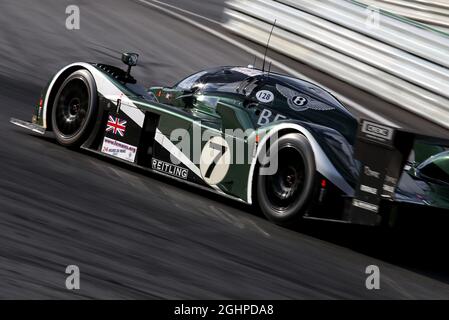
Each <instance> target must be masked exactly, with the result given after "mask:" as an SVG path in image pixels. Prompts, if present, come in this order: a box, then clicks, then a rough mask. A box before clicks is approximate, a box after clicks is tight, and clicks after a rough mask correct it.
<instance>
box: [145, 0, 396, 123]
mask: <svg viewBox="0 0 449 320" xmlns="http://www.w3.org/2000/svg"><path fill="white" fill-rule="evenodd" d="M138 1H139V2H141V3H143V4H146V5H148V6H151V7H153V8H157V9H159V10H161V11H163V12H165V13H166V14H168V15H171V16H173V17H175V18H177V19H179V20H182V21H184V22H187V23H189V24H191V25H193V26H195V27H197V28H199V29H201V30H203V31H205V32H207V33H209V34H212V35H213V36H216V37H217V38H219V39H221V40H223V41H226V42H228V43H230V44H231V45H233V46H235V47H237V48H239V49H242V50H243V51H246V52H248V53H249V54H251V55H253V56H256V57H257V58H259V59H263V58H264V55H263V54H261V53H260V52H258V51H256V50H254V49H252V48H250V47H248V46H247V45H245V44H243V43H241V42H239V41H237V40H235V39H232V38H231V37H228V36H226V35H225V34H223V33H221V32H219V31H216V30H214V29H212V28H209V27H207V26H205V25H204V24H201V23H199V22H197V21H194V20H192V19H190V18H187V17H186V16H183V15H181V14H179V13H176V12H172V11H170V10H169V9H167V8H171V9H175V10H177V11H179V12H182V13H185V14H189V15H191V16H194V17H197V18H201V19H204V20H206V21H209V22H212V23H214V24H218V25H222V24H221V23H219V22H217V21H214V20H212V19H209V18H207V17H204V16H202V15H199V14H197V13H194V12H191V11H188V10H185V9H181V8H178V7H175V6H173V5H170V4H166V3H163V2H161V1H158V0H138ZM165 7H167V8H165ZM267 60H270V61H272V65H273V66H275V67H277V68H278V69H280V70H283V71H285V72H287V73H289V74H290V75H292V76H294V77H296V78H300V79H303V80H306V81H309V82H312V83H314V84H317V85H318V86H320V87H321V88H323V89H325V90H327V91H329V92H331V93H332V94H333V95H334V96H335V97H337V98H338V99H339V100H340V101H341V102H343V103H344V104H345V105H347V106H349V107H351V108H352V109H354V110H356V111H357V112H359V113H362V114H363V115H365V116H368V117H369V118H371V119H372V120H375V121H378V122H380V123H382V124H385V125H388V126H391V127H397V128H400V126H399V125H398V124H396V123H394V122H392V121H390V120H388V119H386V118H385V117H383V116H381V115H379V114H377V113H375V112H374V111H372V110H369V109H367V108H366V107H364V106H362V105H360V104H358V103H356V102H354V101H352V100H350V99H348V98H347V97H345V96H342V95H341V94H338V93H336V92H333V91H332V90H331V89H329V88H327V87H325V86H323V85H321V84H319V83H317V82H316V81H314V80H312V79H310V78H308V77H307V76H305V75H303V74H301V73H299V72H298V71H296V70H294V69H292V68H290V67H289V66H287V65H285V64H283V63H281V62H279V61H276V60H274V59H273V58H271V57H269V56H267Z"/></svg>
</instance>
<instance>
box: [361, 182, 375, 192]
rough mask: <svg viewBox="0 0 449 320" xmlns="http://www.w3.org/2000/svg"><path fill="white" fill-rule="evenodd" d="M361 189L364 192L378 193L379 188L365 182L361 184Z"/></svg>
mask: <svg viewBox="0 0 449 320" xmlns="http://www.w3.org/2000/svg"><path fill="white" fill-rule="evenodd" d="M360 190H361V191H363V192H367V193H371V194H377V189H376V188H373V187H369V186H366V185H364V184H362V185H361V186H360Z"/></svg>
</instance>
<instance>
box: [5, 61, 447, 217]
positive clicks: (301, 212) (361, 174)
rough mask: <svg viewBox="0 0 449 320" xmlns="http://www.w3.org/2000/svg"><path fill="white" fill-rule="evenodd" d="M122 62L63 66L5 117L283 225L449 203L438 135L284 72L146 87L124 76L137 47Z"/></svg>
mask: <svg viewBox="0 0 449 320" xmlns="http://www.w3.org/2000/svg"><path fill="white" fill-rule="evenodd" d="M122 60H123V62H124V63H126V64H127V65H128V71H127V72H126V71H124V70H121V69H120V68H117V67H114V66H110V65H104V64H97V63H74V64H71V65H69V66H66V67H65V68H63V69H62V70H60V71H59V72H58V73H57V74H56V75H55V76H54V77H53V78H52V79H51V80H50V81H49V83H48V84H47V86H46V88H45V89H44V90H43V92H42V96H41V98H40V100H39V103H38V104H37V105H36V107H35V110H34V114H33V117H32V121H31V123H29V122H26V121H22V120H17V119H12V120H11V122H12V123H14V124H16V125H19V126H22V127H25V128H27V129H30V130H33V131H34V132H36V133H39V134H45V133H46V132H48V131H53V132H54V134H55V137H56V139H57V141H58V142H59V143H60V144H62V145H64V146H67V147H81V148H83V149H85V150H89V151H91V152H95V153H97V154H101V155H102V156H105V157H109V158H113V159H116V160H118V161H122V162H126V163H129V164H130V165H133V166H137V167H140V168H143V169H145V170H149V171H152V172H155V173H158V174H162V175H164V176H168V177H171V178H174V179H177V180H180V181H182V182H184V183H186V184H187V185H195V186H198V187H200V188H203V189H207V190H210V191H212V192H216V193H219V194H221V195H224V196H227V197H230V198H233V199H235V200H238V201H241V202H245V203H248V204H257V205H258V206H259V207H260V208H261V210H262V212H263V213H264V214H265V215H266V216H267V218H269V219H270V220H272V221H274V222H276V223H278V224H281V225H290V224H293V223H296V222H298V221H300V220H301V219H303V218H309V219H324V220H335V221H342V222H354V223H359V224H367V225H379V224H381V223H382V222H383V221H386V220H388V219H386V215H385V214H384V213H382V208H388V211H391V210H392V209H391V208H392V205H391V204H399V203H407V204H413V205H416V206H426V207H438V208H448V207H449V206H448V203H449V202H448V201H447V200H448V198H447V197H448V195H449V188H448V187H447V186H448V185H449V162H448V159H449V155H448V154H447V153H446V152H445V148H444V147H442V146H441V145H444V144H446V142H445V141H442V140H438V147H437V146H436V145H432V143H430V145H432V147H428V148H427V147H422V148H416V145H421V146H427V144H426V143H427V142H428V140H429V139H428V137H417V136H416V135H415V134H412V133H408V132H402V131H400V130H397V129H394V128H388V127H386V126H383V125H381V124H376V123H373V122H370V121H364V122H363V123H362V124H361V125H360V126H359V124H358V121H357V119H356V118H355V117H354V116H353V115H352V114H351V113H350V112H349V111H348V110H347V109H346V108H345V107H344V106H343V105H342V104H341V103H340V102H339V101H338V100H337V99H336V98H335V97H333V96H332V95H331V94H330V93H329V92H327V91H325V90H324V89H322V88H320V87H319V86H317V85H314V84H312V83H310V82H307V81H303V80H300V79H295V78H292V77H288V76H285V75H281V74H277V73H271V72H270V73H267V72H264V71H261V70H258V69H255V68H253V67H219V68H214V69H210V70H205V71H201V72H197V73H195V74H193V75H191V76H188V77H187V78H185V79H184V80H182V81H180V82H178V83H177V84H176V85H174V86H171V87H152V88H144V87H143V86H140V85H139V84H137V81H136V80H135V79H134V78H133V77H132V76H131V74H130V71H131V67H132V66H135V65H136V64H137V55H136V54H124V55H123V57H122ZM418 138H420V139H421V140H419V139H418ZM419 143H421V144H419ZM426 148H427V149H426ZM412 149H414V152H412V154H413V156H414V158H416V159H417V160H415V159H414V158H413V159H412V158H409V154H410V153H411V150H412ZM354 150H355V151H354ZM429 150H433V151H429ZM379 152H381V153H380V154H382V155H383V156H382V157H381V158H382V159H379ZM424 155H425V156H424ZM356 158H357V159H358V160H356ZM407 159H408V160H409V162H407ZM435 167H437V169H435ZM438 170H442V171H443V172H444V173H445V176H444V177H443V176H442V175H441V172H440V171H438ZM398 186H399V187H398ZM385 203H387V204H385Z"/></svg>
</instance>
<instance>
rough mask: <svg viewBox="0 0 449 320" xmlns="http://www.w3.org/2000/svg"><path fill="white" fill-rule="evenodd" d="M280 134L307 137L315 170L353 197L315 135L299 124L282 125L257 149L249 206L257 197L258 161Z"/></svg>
mask: <svg viewBox="0 0 449 320" xmlns="http://www.w3.org/2000/svg"><path fill="white" fill-rule="evenodd" d="M276 133H277V134H278V137H281V136H283V135H286V134H290V133H298V134H301V135H303V136H305V137H306V139H307V141H308V142H309V143H310V145H311V147H312V150H313V157H314V160H315V170H316V171H317V172H319V173H321V174H322V175H323V176H325V177H326V178H327V179H328V180H330V181H331V182H332V183H333V184H335V185H336V186H337V187H339V188H340V189H341V190H342V191H343V192H344V193H345V194H347V195H353V193H354V189H353V188H352V187H351V186H350V185H349V184H348V183H347V182H346V180H345V179H344V178H343V177H342V176H341V174H340V173H339V172H338V171H337V169H336V168H335V166H334V165H333V164H332V162H331V161H330V160H329V158H328V157H327V155H326V154H325V152H324V151H323V149H322V148H321V146H320V145H319V143H318V142H317V140H316V139H315V137H314V136H313V134H312V133H311V132H310V131H309V130H308V129H307V128H305V127H303V126H301V125H300V124H297V123H281V124H278V125H276V126H274V127H272V128H270V131H269V133H268V134H266V135H265V136H264V137H263V139H262V141H261V142H260V144H259V145H258V147H257V151H256V155H255V157H254V158H253V161H252V163H251V166H250V169H249V170H250V171H249V175H248V183H247V186H248V187H247V192H248V193H247V202H248V203H249V204H253V200H254V198H255V197H254V195H255V183H256V182H257V177H256V174H257V168H258V166H257V163H258V161H257V159H258V158H259V154H260V151H261V150H263V149H264V148H265V145H266V143H267V141H269V139H270V138H271V137H272V136H273V135H274V134H276Z"/></svg>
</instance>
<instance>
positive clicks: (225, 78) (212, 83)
mask: <svg viewBox="0 0 449 320" xmlns="http://www.w3.org/2000/svg"><path fill="white" fill-rule="evenodd" d="M260 74H261V71H260V70H257V69H251V68H244V67H222V68H217V69H212V70H206V71H201V72H198V73H195V74H193V75H191V76H189V77H187V78H186V79H184V80H182V81H181V82H179V83H178V84H177V85H175V88H177V89H180V90H191V89H192V88H194V87H195V86H198V87H201V88H202V89H206V90H207V91H214V90H215V91H221V92H235V90H236V89H237V88H238V86H239V84H240V83H241V82H242V81H243V80H245V79H247V78H248V77H251V76H255V75H260Z"/></svg>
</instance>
